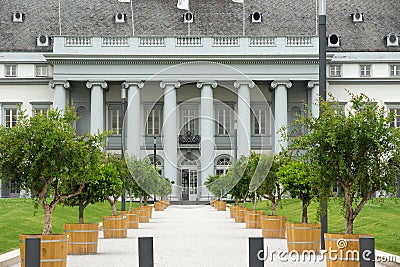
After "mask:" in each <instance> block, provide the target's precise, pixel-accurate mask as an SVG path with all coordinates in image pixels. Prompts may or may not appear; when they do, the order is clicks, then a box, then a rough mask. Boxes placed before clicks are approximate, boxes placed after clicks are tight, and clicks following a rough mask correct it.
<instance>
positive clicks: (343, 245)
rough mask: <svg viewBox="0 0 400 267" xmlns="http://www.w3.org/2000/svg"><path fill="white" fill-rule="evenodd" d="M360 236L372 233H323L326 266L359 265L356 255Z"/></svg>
mask: <svg viewBox="0 0 400 267" xmlns="http://www.w3.org/2000/svg"><path fill="white" fill-rule="evenodd" d="M362 236H372V235H367V234H325V248H326V252H327V253H326V254H325V255H326V267H342V266H346V267H359V266H360V262H359V258H358V255H360V237H362ZM360 256H361V255H360Z"/></svg>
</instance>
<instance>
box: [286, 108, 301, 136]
mask: <svg viewBox="0 0 400 267" xmlns="http://www.w3.org/2000/svg"><path fill="white" fill-rule="evenodd" d="M288 115H289V116H288V119H289V121H288V122H289V135H290V136H299V135H301V134H302V129H301V127H300V126H298V125H296V126H294V123H295V121H296V120H297V119H299V118H300V116H301V115H302V112H301V108H300V107H299V106H297V105H293V106H291V107H290V109H289V114H288Z"/></svg>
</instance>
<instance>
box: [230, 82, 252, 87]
mask: <svg viewBox="0 0 400 267" xmlns="http://www.w3.org/2000/svg"><path fill="white" fill-rule="evenodd" d="M242 85H247V86H249V87H250V88H253V87H254V85H255V84H254V82H253V81H235V82H234V83H233V86H234V87H235V88H239V87H240V86H242Z"/></svg>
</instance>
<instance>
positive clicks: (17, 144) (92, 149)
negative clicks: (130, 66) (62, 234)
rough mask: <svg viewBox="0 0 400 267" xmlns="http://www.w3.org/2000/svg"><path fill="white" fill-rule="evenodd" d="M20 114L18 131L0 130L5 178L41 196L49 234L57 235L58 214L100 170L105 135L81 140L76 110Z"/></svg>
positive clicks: (1, 172) (0, 163)
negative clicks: (99, 154) (64, 202)
mask: <svg viewBox="0 0 400 267" xmlns="http://www.w3.org/2000/svg"><path fill="white" fill-rule="evenodd" d="M19 114H20V116H19V121H18V123H17V125H16V126H15V127H12V128H5V127H3V126H0V176H1V178H2V179H4V180H5V181H10V180H11V179H12V180H13V181H14V182H15V183H16V184H18V185H19V186H20V187H21V188H22V189H24V190H26V191H27V192H30V193H31V194H32V195H33V196H36V197H38V199H39V202H40V204H41V206H42V207H43V209H44V212H45V223H44V227H43V234H51V232H52V222H51V214H52V211H53V210H54V208H55V206H56V205H57V204H58V203H59V202H60V201H62V200H64V199H67V198H70V197H73V196H75V195H77V194H79V193H80V192H81V190H82V189H83V187H84V184H85V182H86V181H87V180H88V179H90V177H91V175H92V173H93V170H94V169H96V165H97V161H96V160H94V158H95V157H97V154H96V155H93V153H97V152H98V151H99V150H100V147H101V145H102V143H103V140H104V135H101V134H99V135H97V136H79V135H77V134H76V132H75V129H74V127H73V124H74V122H75V120H76V117H75V114H74V111H73V109H66V110H65V112H59V111H58V110H54V109H51V110H49V111H48V113H47V114H37V115H35V116H34V117H32V118H28V117H27V116H26V114H25V112H24V111H22V110H20V111H19ZM50 195H51V198H49V197H48V196H50Z"/></svg>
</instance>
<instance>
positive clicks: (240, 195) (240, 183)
mask: <svg viewBox="0 0 400 267" xmlns="http://www.w3.org/2000/svg"><path fill="white" fill-rule="evenodd" d="M247 161H248V158H246V157H245V156H241V157H240V158H239V159H237V160H234V161H233V162H232V165H231V166H230V167H229V169H228V172H227V174H226V176H227V177H228V179H229V180H230V181H232V185H234V186H233V187H232V189H231V190H230V191H229V193H230V194H231V195H232V196H233V197H234V198H235V199H236V200H237V201H240V200H241V199H243V200H246V197H247V194H248V191H249V184H250V180H249V179H248V177H247V176H244V172H245V170H246V165H247Z"/></svg>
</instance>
